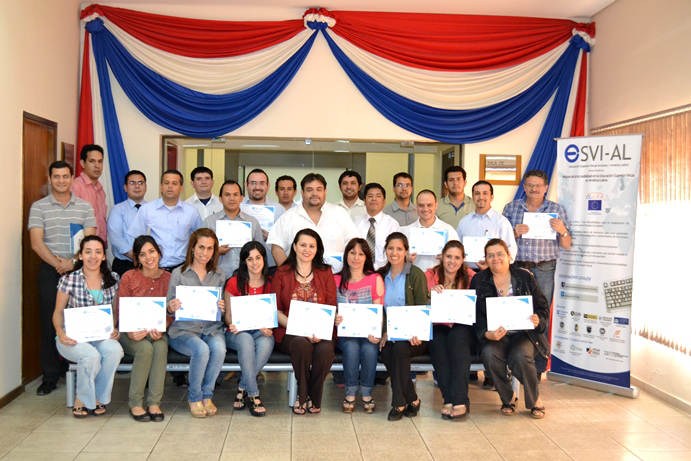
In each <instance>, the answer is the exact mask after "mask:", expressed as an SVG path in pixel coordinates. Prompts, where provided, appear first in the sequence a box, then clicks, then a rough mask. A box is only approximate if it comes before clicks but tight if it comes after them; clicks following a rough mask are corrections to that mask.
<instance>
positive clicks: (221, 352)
mask: <svg viewBox="0 0 691 461" xmlns="http://www.w3.org/2000/svg"><path fill="white" fill-rule="evenodd" d="M225 281H226V275H225V273H224V272H223V269H220V268H219V267H218V238H216V234H215V233H214V231H212V230H211V229H206V228H202V229H197V230H196V231H194V232H193V233H192V235H191V236H190V241H189V243H188V246H187V257H186V258H185V262H184V263H183V264H182V266H180V267H178V268H176V269H175V270H174V271H173V273H172V274H171V276H170V286H169V287H168V314H169V315H174V314H175V311H177V310H178V309H180V307H181V306H182V303H181V301H180V300H179V299H178V298H176V297H175V289H176V288H177V287H178V286H205V287H223V284H224V283H225ZM218 308H219V309H220V310H221V311H224V302H223V300H222V299H221V300H219V301H218ZM224 331H225V328H224V326H223V322H222V321H220V320H219V321H181V320H176V321H174V322H173V323H172V324H171V325H170V328H169V329H168V336H169V337H170V346H171V347H172V348H173V349H175V350H176V351H178V352H179V353H181V354H184V355H187V356H189V357H190V372H189V382H190V387H189V390H188V393H187V400H188V401H189V405H190V411H191V412H192V416H194V417H195V418H204V417H206V416H213V415H215V414H216V413H217V412H218V409H217V408H216V406H215V405H214V404H213V402H212V401H211V398H212V397H213V395H214V388H215V385H216V378H218V375H219V373H220V372H221V367H222V366H223V362H224V361H225V358H226V341H225V336H223V333H224Z"/></svg>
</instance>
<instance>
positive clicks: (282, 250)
mask: <svg viewBox="0 0 691 461" xmlns="http://www.w3.org/2000/svg"><path fill="white" fill-rule="evenodd" d="M300 187H301V189H302V204H300V205H299V206H296V207H295V208H291V209H290V210H288V211H286V212H285V213H284V214H283V216H281V219H279V220H278V221H277V222H276V224H275V225H274V226H273V228H271V232H269V238H268V239H267V242H266V243H267V245H271V253H272V254H273V257H274V259H275V261H276V265H281V264H283V263H284V262H285V260H286V258H287V257H288V256H287V255H288V252H289V251H290V246H291V245H292V243H293V239H294V238H295V234H297V233H298V231H300V230H302V229H306V228H309V229H313V230H315V231H316V232H317V233H318V234H319V236H320V237H321V239H322V242H323V243H324V254H325V255H341V256H343V250H345V246H346V244H347V243H348V242H349V241H350V240H351V239H353V238H356V237H359V236H360V233H359V232H358V230H357V228H356V227H355V224H353V221H352V220H351V219H350V216H348V213H346V211H345V210H344V209H343V208H341V207H339V206H338V205H332V204H331V203H326V179H324V176H322V175H320V174H318V173H309V174H307V175H306V176H305V177H304V178H302V181H300Z"/></svg>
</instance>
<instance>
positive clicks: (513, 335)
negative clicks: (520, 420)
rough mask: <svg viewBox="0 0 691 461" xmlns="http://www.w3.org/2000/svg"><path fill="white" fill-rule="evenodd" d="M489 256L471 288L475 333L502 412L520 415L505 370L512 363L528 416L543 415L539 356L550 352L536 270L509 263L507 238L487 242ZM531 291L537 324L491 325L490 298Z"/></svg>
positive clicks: (544, 305) (546, 313) (533, 319)
mask: <svg viewBox="0 0 691 461" xmlns="http://www.w3.org/2000/svg"><path fill="white" fill-rule="evenodd" d="M485 261H486V262H487V264H488V266H489V267H488V268H487V269H485V270H483V271H481V272H478V273H477V274H476V275H475V277H473V280H472V282H471V283H470V288H471V289H474V290H476V294H477V305H476V309H477V315H476V319H475V333H476V335H477V337H478V339H479V340H480V342H481V343H482V352H481V356H482V363H483V364H484V366H485V370H486V372H488V373H489V374H490V376H491V377H492V380H493V381H494V387H495V388H496V389H497V392H498V393H499V397H500V398H501V402H502V406H501V412H502V414H504V415H506V416H512V415H515V414H516V400H517V398H516V394H515V393H514V391H513V388H512V387H511V380H510V379H509V378H508V376H507V373H506V367H507V366H508V368H509V370H511V373H512V375H513V376H515V377H516V378H518V380H519V381H520V382H521V383H522V384H523V387H524V393H525V406H526V408H528V409H530V415H531V416H532V417H533V418H536V419H540V418H544V416H545V407H544V406H542V403H541V401H540V393H539V389H538V381H537V373H536V372H535V356H536V355H537V354H542V355H543V356H544V357H548V356H549V346H548V343H547V338H545V335H544V333H545V331H546V329H547V322H548V319H549V305H548V304H547V298H545V295H544V294H543V293H542V290H541V289H540V287H539V286H538V284H537V282H536V281H535V277H534V276H533V274H531V273H530V272H528V271H527V270H525V269H520V268H516V267H513V266H510V265H509V262H510V257H509V248H508V247H507V245H506V243H505V242H504V241H503V240H501V239H491V240H490V241H488V242H487V244H486V245H485ZM527 295H532V297H533V314H532V315H531V316H530V321H531V322H532V324H533V329H530V330H521V331H507V330H506V329H505V328H504V327H503V326H500V327H499V328H497V329H496V330H491V331H488V330H487V298H494V297H502V296H527Z"/></svg>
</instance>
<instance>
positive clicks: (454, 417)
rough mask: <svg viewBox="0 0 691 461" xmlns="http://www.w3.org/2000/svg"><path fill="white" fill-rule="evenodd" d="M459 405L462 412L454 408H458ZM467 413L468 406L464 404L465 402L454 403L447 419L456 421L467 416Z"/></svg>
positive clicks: (468, 410) (468, 411)
mask: <svg viewBox="0 0 691 461" xmlns="http://www.w3.org/2000/svg"><path fill="white" fill-rule="evenodd" d="M459 407H463V412H462V413H461V412H460V411H458V410H456V409H457V408H459ZM468 413H470V408H468V406H467V405H465V404H462V405H454V406H453V410H452V411H451V413H449V419H450V420H451V421H458V420H460V419H463V418H465V417H466V416H468Z"/></svg>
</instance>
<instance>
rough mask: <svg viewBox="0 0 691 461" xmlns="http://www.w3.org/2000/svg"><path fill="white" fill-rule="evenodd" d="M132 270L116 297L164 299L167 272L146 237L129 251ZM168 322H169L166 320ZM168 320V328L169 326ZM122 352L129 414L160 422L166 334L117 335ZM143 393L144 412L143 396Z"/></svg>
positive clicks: (135, 243)
mask: <svg viewBox="0 0 691 461" xmlns="http://www.w3.org/2000/svg"><path fill="white" fill-rule="evenodd" d="M132 253H133V255H134V269H131V270H129V271H127V272H125V273H124V274H123V275H122V279H121V280H120V289H119V290H118V296H119V297H120V298H125V297H165V296H166V294H167V293H168V283H169V282H170V273H169V272H166V271H165V270H163V269H161V268H160V267H158V263H159V261H160V260H161V249H160V248H159V246H158V244H157V243H156V240H154V238H153V237H151V236H150V235H140V236H139V237H137V238H136V239H134V245H133V248H132ZM168 319H169V320H170V321H172V319H171V318H170V317H168ZM170 321H168V325H169V324H170ZM120 345H121V346H122V348H123V349H124V350H125V353H127V354H129V355H131V356H133V357H134V363H133V364H132V377H131V378H130V395H129V400H130V401H129V404H130V415H132V418H134V420H135V421H138V422H146V421H155V422H161V421H163V420H164V418H165V416H164V415H163V412H162V411H161V399H162V398H163V386H164V384H165V379H166V364H167V363H168V335H167V334H166V333H165V332H160V331H157V330H141V331H135V332H131V333H125V334H123V335H121V336H120ZM147 382H148V388H149V390H148V391H147V392H146V409H144V394H145V390H146V387H147Z"/></svg>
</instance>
